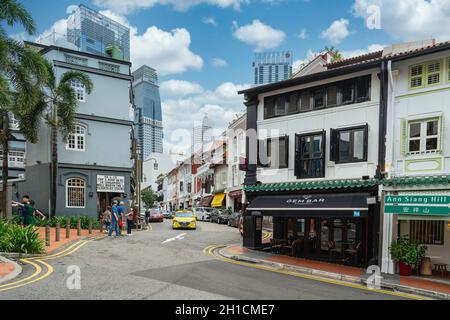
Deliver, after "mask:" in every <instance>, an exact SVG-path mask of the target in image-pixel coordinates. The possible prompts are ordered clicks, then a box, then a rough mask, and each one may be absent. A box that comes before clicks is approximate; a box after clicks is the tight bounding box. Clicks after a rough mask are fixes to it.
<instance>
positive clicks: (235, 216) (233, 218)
mask: <svg viewBox="0 0 450 320" xmlns="http://www.w3.org/2000/svg"><path fill="white" fill-rule="evenodd" d="M241 216H242V214H241V213H240V212H233V213H232V214H230V216H229V218H228V226H230V227H234V228H238V227H239V219H240V218H241Z"/></svg>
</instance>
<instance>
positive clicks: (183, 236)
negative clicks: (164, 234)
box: [161, 233, 187, 244]
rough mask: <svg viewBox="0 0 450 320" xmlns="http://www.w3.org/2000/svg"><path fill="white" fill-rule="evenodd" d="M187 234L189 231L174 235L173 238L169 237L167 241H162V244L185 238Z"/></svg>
mask: <svg viewBox="0 0 450 320" xmlns="http://www.w3.org/2000/svg"><path fill="white" fill-rule="evenodd" d="M186 235H187V233H182V234H180V235H178V236H176V237H173V238H170V239H167V240H166V241H163V242H161V244H166V243H169V242H172V241H176V240H184V239H185V237H186Z"/></svg>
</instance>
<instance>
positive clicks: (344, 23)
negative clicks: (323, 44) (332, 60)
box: [321, 19, 350, 45]
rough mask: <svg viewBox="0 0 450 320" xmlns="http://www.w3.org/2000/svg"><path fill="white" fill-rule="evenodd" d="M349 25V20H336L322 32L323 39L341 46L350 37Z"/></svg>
mask: <svg viewBox="0 0 450 320" xmlns="http://www.w3.org/2000/svg"><path fill="white" fill-rule="evenodd" d="M349 24H350V22H349V21H348V20H347V19H340V20H336V21H334V22H333V23H332V24H331V25H330V27H329V28H328V29H327V30H325V31H323V32H322V34H321V37H322V38H323V39H326V40H328V41H329V42H330V43H332V44H335V45H337V44H340V43H341V42H342V41H343V40H344V39H345V38H347V37H348V36H349V35H350V31H349V30H348V26H349Z"/></svg>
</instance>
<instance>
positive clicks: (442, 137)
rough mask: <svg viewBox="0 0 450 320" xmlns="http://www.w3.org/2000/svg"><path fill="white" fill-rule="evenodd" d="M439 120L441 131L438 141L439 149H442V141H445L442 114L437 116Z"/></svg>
mask: <svg viewBox="0 0 450 320" xmlns="http://www.w3.org/2000/svg"><path fill="white" fill-rule="evenodd" d="M439 122H440V123H441V132H440V135H441V136H440V139H439V140H440V143H439V151H444V142H445V118H444V115H441V116H440V117H439Z"/></svg>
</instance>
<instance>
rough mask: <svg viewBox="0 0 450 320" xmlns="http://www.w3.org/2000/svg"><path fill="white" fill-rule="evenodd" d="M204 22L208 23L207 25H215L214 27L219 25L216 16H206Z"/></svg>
mask: <svg viewBox="0 0 450 320" xmlns="http://www.w3.org/2000/svg"><path fill="white" fill-rule="evenodd" d="M202 22H203V23H204V24H207V25H210V26H213V27H217V21H216V18H214V17H204V18H203V19H202Z"/></svg>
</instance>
